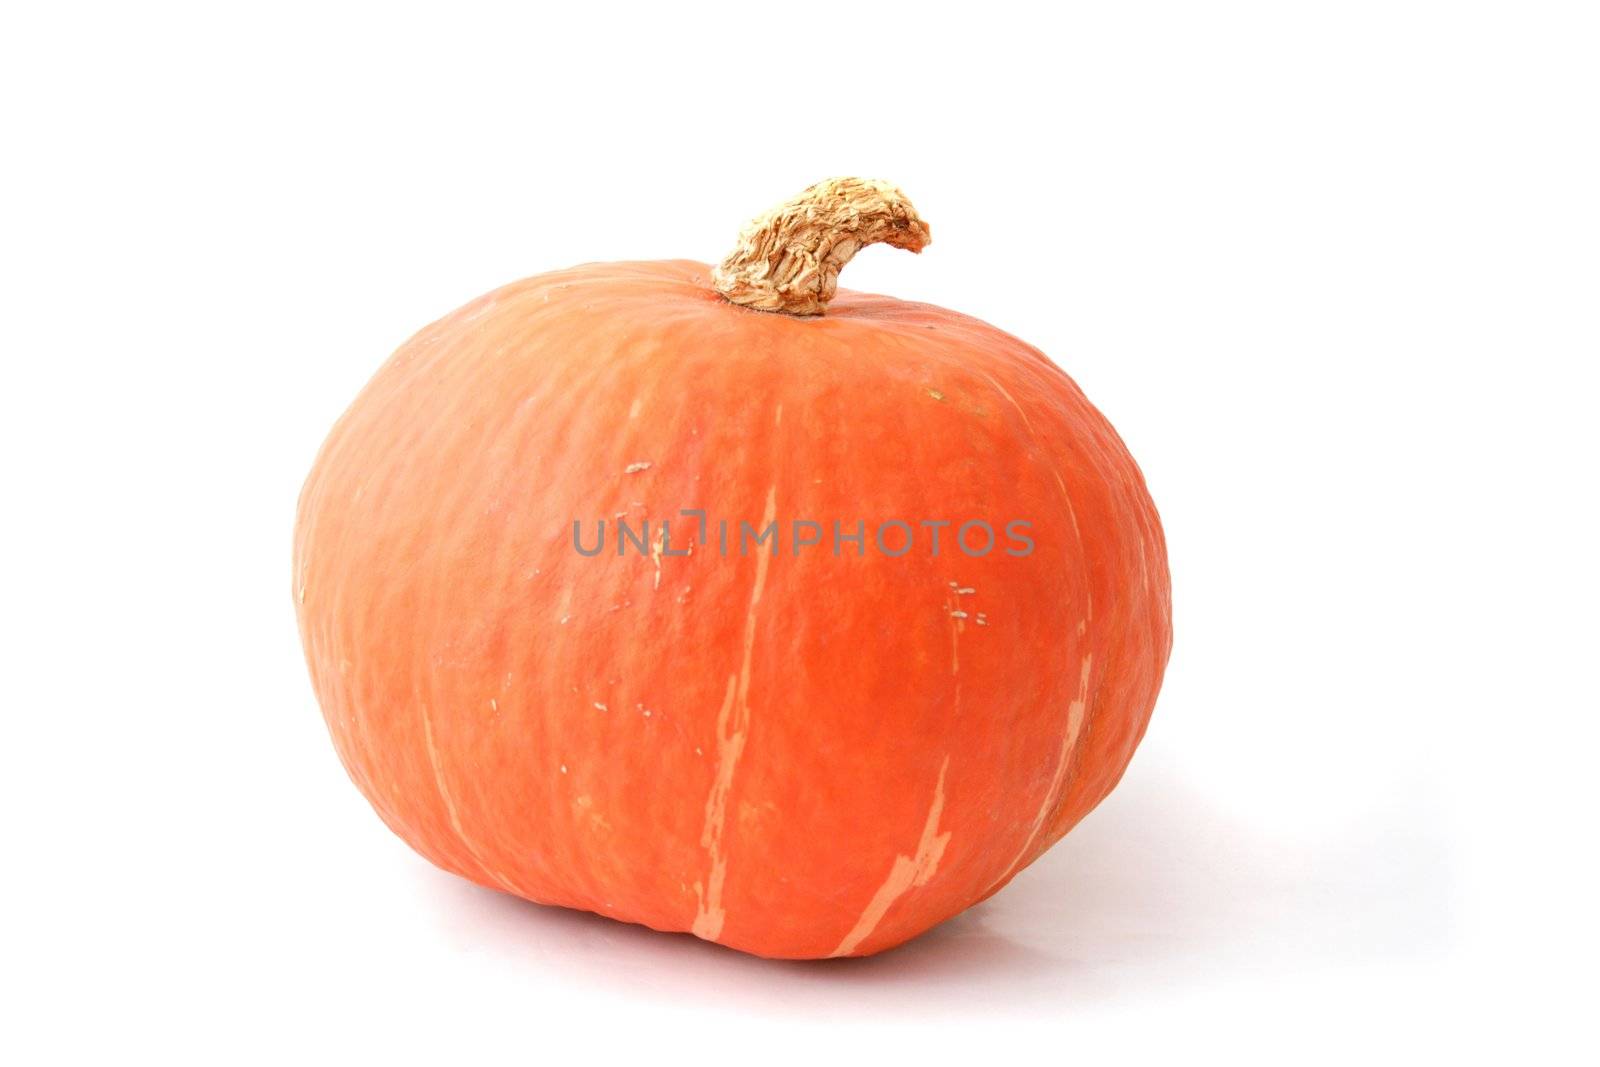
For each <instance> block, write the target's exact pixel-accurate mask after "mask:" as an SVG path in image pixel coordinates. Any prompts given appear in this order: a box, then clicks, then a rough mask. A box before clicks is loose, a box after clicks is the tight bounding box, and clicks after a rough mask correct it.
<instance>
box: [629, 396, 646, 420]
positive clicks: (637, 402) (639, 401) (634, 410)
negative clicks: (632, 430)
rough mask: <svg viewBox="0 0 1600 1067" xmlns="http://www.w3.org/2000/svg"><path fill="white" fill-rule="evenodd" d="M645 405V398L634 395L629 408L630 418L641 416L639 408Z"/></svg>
mask: <svg viewBox="0 0 1600 1067" xmlns="http://www.w3.org/2000/svg"><path fill="white" fill-rule="evenodd" d="M643 407H644V398H642V397H637V396H636V397H634V398H633V404H632V406H631V407H629V408H628V418H630V419H637V418H638V417H639V410H640V409H641V408H643Z"/></svg>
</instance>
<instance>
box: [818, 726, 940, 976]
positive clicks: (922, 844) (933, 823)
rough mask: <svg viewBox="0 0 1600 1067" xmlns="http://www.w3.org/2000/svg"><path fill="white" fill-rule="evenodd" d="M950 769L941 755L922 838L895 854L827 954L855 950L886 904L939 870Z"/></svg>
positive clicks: (871, 928)
mask: <svg viewBox="0 0 1600 1067" xmlns="http://www.w3.org/2000/svg"><path fill="white" fill-rule="evenodd" d="M949 769H950V757H949V756H946V757H945V758H944V764H943V765H942V766H941V767H940V768H939V782H938V784H937V785H935V786H934V788H933V804H932V805H931V806H930V807H929V808H928V819H927V821H926V822H924V823H923V824H922V837H921V839H920V840H919V841H918V842H917V851H916V853H915V854H914V855H911V856H896V857H895V858H894V863H893V865H891V866H890V868H889V877H888V878H886V879H884V882H883V884H882V885H880V886H879V887H878V891H877V892H876V893H874V894H873V895H872V900H871V901H870V902H869V903H868V904H867V910H866V911H864V912H862V913H861V918H859V919H857V920H856V924H855V925H854V926H852V927H851V928H850V932H849V933H848V934H845V935H844V940H843V941H841V942H839V947H838V948H836V949H834V950H833V951H832V952H831V953H829V955H832V956H848V955H849V954H850V953H852V952H854V951H855V950H856V948H857V946H859V945H860V944H861V942H863V941H865V940H866V939H867V938H868V937H869V936H871V934H872V931H874V930H876V929H877V928H878V924H879V923H880V922H882V921H883V917H884V916H885V915H887V914H888V913H889V907H890V906H891V905H892V904H894V902H895V901H896V900H899V899H900V898H901V897H902V896H904V895H905V894H906V892H907V891H909V890H911V889H913V888H915V887H917V886H921V885H927V884H928V880H929V879H930V878H932V877H933V875H934V872H935V871H937V870H938V869H939V858H940V857H941V856H943V855H944V849H945V846H946V845H948V844H949V843H950V831H949V830H946V831H945V832H944V833H942V834H941V833H940V832H939V816H940V814H941V813H943V811H944V775H945V772H946V771H948V770H949Z"/></svg>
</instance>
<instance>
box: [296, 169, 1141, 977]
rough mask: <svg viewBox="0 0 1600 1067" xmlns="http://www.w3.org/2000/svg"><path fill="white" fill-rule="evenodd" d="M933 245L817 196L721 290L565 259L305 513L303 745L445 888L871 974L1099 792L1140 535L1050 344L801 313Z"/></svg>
mask: <svg viewBox="0 0 1600 1067" xmlns="http://www.w3.org/2000/svg"><path fill="white" fill-rule="evenodd" d="M928 241H929V229H928V226H927V225H926V224H925V223H924V222H923V221H922V220H921V218H920V217H919V216H918V215H917V213H916V211H915V210H914V209H913V207H912V205H911V203H910V202H909V201H908V200H907V199H906V198H905V196H904V195H903V194H902V193H901V192H900V191H899V190H897V189H896V188H894V187H893V186H890V185H887V184H885V183H882V182H873V181H865V180H860V179H839V180H833V181H827V182H823V183H821V184H819V185H816V186H813V187H812V188H810V189H808V190H806V191H805V192H804V193H803V194H801V195H800V196H799V197H797V198H795V199H794V200H792V201H790V202H788V203H786V204H784V205H783V206H781V207H779V208H777V209H775V210H773V211H771V212H769V213H767V214H765V215H763V216H761V217H760V218H757V219H756V220H755V221H754V222H752V223H751V224H750V225H749V226H748V227H747V228H746V229H745V231H744V232H743V235H742V236H741V238H740V240H739V242H738V245H737V247H736V248H735V249H734V251H733V252H732V253H731V254H730V255H729V256H728V258H727V259H726V260H724V261H723V262H722V263H721V264H720V265H719V266H718V267H716V268H715V269H712V268H710V267H708V266H707V265H706V264H703V263H698V262H691V261H687V260H683V261H670V262H627V263H600V264H589V265H585V266H579V267H574V268H572V269H570V270H563V271H557V272H554V273H549V274H541V275H538V276H536V277H533V278H528V279H526V280H524V281H519V282H515V283H513V284H511V285H508V286H506V287H505V288H502V289H499V290H496V291H495V292H492V293H489V294H488V295H486V296H483V297H481V298H480V299H477V300H475V301H473V302H472V303H470V304H468V305H466V306H465V307H463V308H461V309H459V310H457V311H455V312H452V313H451V314H449V315H447V316H445V317H444V318H443V319H440V320H439V321H438V322H435V323H434V324H433V325H431V326H428V327H427V328H426V329H424V330H422V332H421V333H419V334H417V335H416V336H415V337H413V338H411V339H410V340H409V341H407V342H406V343H405V344H404V345H402V346H401V347H400V349H399V350H398V351H397V352H396V353H395V354H394V355H393V356H392V357H391V358H390V359H389V361H388V362H387V364H385V365H384V366H383V367H382V369H380V370H379V371H378V372H377V375H376V376H375V377H374V378H373V379H372V380H371V382H370V383H369V384H368V385H367V386H366V388H365V389H364V391H363V392H362V393H361V394H360V395H359V397H357V399H356V400H355V402H354V404H353V405H352V406H351V407H350V408H349V410H348V411H347V412H345V414H344V415H343V417H342V418H340V420H339V421H338V423H337V425H336V426H335V427H334V429H333V431H332V433H331V434H330V436H329V437H328V439H327V441H326V443H325V444H324V446H323V448H322V450H321V452H320V454H319V456H318V458H317V460H316V462H315V466H314V468H313V469H312V471H311V474H310V477H309V479H308V480H307V482H306V484H305V488H304V491H303V493H302V495H301V498H300V504H299V512H298V519H297V524H296V529H295V539H294V578H293V585H294V588H293V595H294V600H295V604H296V608H297V612H298V617H299V624H300V630H301V635H302V639H303V643H304V647H305V653H306V658H307V661H308V663H309V667H310V674H311V680H312V683H313V687H314V689H315V692H316V696H317V698H318V700H319V702H320V704H321V707H322V710H323V713H324V715H325V717H326V720H327V725H328V729H329V731H330V733H331V734H332V738H333V743H334V746H335V748H336V749H337V751H338V754H339V757H340V759H341V760H342V762H343V764H344V766H345V768H346V769H347V771H348V773H349V775H350V777H351V778H352V779H353V780H354V782H355V784H356V786H357V787H358V788H359V789H360V790H361V792H362V793H363V794H365V796H366V798H367V800H368V801H370V803H371V805H372V807H373V808H374V809H375V810H376V811H377V813H378V815H379V816H380V817H381V818H382V819H383V821H384V822H385V823H387V824H388V825H389V827H390V828H391V829H392V830H393V831H394V832H395V833H396V834H398V835H399V836H400V837H401V838H403V839H404V840H405V841H406V842H407V843H408V844H409V845H411V846H412V847H413V848H414V849H415V850H416V851H417V852H419V853H421V854H422V855H423V856H424V857H426V858H427V859H429V860H431V861H432V862H433V863H435V864H437V865H438V866H439V867H442V868H444V869H445V870H447V871H452V872H454V873H455V874H458V875H460V876H461V877H463V878H467V879H470V880H472V881H473V882H476V883H478V884H479V885H482V886H486V887H488V888H490V889H495V890H501V891H504V892H507V893H513V894H516V895H517V896H519V897H524V898H526V899H528V900H531V901H537V902H540V903H543V904H550V905H560V906H563V907H568V908H579V909H585V910H588V911H592V912H598V913H599V914H601V915H606V916H610V917H612V918H615V919H619V920H624V921H627V922H632V923H642V924H644V925H646V926H649V927H653V928H655V929H657V930H662V931H680V932H687V933H691V934H694V935H695V936H698V937H700V938H703V939H706V940H709V941H714V942H717V943H719V944H722V945H726V946H729V947H731V948H734V949H739V950H742V951H745V952H749V953H754V954H757V955H760V956H766V957H780V958H819V957H829V956H866V955H871V954H873V953H876V952H880V951H882V950H884V949H887V948H890V947H892V946H895V945H898V944H901V943H902V942H904V941H906V940H908V939H910V938H912V937H915V936H916V935H917V934H919V933H921V932H923V931H925V930H927V929H929V928H930V927H932V926H934V925H936V924H937V923H939V922H941V921H943V920H944V919H947V918H949V917H951V916H953V915H955V914H957V913H959V912H961V911H962V910H963V909H965V908H967V907H969V906H971V905H972V904H974V903H975V902H978V901H981V900H983V899H984V898H986V897H988V896H989V895H990V894H992V893H994V892H996V891H997V890H999V889H1000V888H1001V887H1003V886H1004V885H1005V884H1006V883H1007V882H1009V881H1010V880H1011V879H1012V878H1014V877H1016V875H1017V873H1018V872H1019V871H1021V870H1022V869H1024V868H1025V867H1027V866H1028V864H1030V863H1031V862H1033V861H1034V860H1035V859H1037V858H1038V857H1039V855H1040V854H1041V853H1043V852H1044V851H1045V850H1046V849H1047V848H1049V847H1050V846H1051V845H1052V844H1053V843H1054V842H1055V841H1057V840H1058V839H1059V838H1060V837H1061V836H1062V835H1063V834H1065V833H1066V832H1067V831H1068V830H1069V829H1070V828H1071V827H1072V826H1073V825H1074V824H1075V823H1077V822H1078V820H1079V819H1081V818H1083V816H1084V815H1085V814H1086V813H1087V812H1088V811H1089V810H1090V809H1091V808H1093V807H1094V806H1095V805H1096V804H1097V803H1098V802H1099V801H1100V800H1101V799H1102V798H1103V797H1104V796H1106V794H1107V793H1108V792H1109V791H1110V790H1111V788H1112V787H1113V786H1114V785H1115V784H1116V783H1117V781H1118V779H1119V778H1120V776H1121V775H1122V773H1123V770H1124V768H1125V767H1126V766H1127V764H1128V760H1129V758H1130V757H1131V755H1132V753H1133V750H1134V747H1135V746H1136V745H1137V744H1138V742H1139V740H1140V737H1141V736H1142V734H1143V732H1144V730H1145V725H1146V723H1147V721H1148V719H1149V716H1150V712H1151V709H1152V706H1153V704H1154V701H1155V697H1156V691H1157V689H1158V687H1159V685H1160V682H1161V676H1162V671H1163V669H1164V666H1165V664H1166V661H1167V655H1168V651H1169V648H1170V643H1171V631H1170V621H1169V619H1170V615H1169V592H1168V575H1167V565H1166V557H1165V546H1164V541H1163V536H1162V531H1161V526H1160V524H1159V522H1158V521H1157V517H1156V512H1155V509H1154V507H1153V506H1152V503H1151V501H1150V498H1149V495H1148V494H1147V492H1146V489H1145V485H1144V481H1143V479H1142V477H1141V475H1140V472H1139V470H1138V468H1137V467H1136V466H1135V464H1134V461H1133V459H1132V458H1131V457H1130V456H1129V454H1128V451H1127V449H1126V448H1125V447H1124V446H1123V443H1122V441H1121V440H1120V439H1119V438H1118V437H1117V434H1116V433H1115V432H1114V431H1113V430H1112V428H1111V426H1110V424H1109V423H1108V422H1107V421H1106V419H1105V418H1104V417H1103V416H1102V415H1101V414H1100V413H1099V412H1098V411H1097V410H1096V409H1095V408H1094V407H1093V406H1092V405H1091V404H1090V403H1089V401H1088V400H1087V399H1085V398H1084V395H1083V393H1082V392H1081V391H1080V390H1079V389H1078V387H1077V386H1076V385H1075V384H1074V383H1073V382H1072V380H1071V379H1069V378H1068V377H1067V376H1066V375H1065V374H1064V373H1062V371H1061V370H1059V369H1058V368H1057V367H1056V366H1055V365H1054V364H1052V363H1051V362H1050V361H1049V360H1048V359H1047V358H1046V357H1045V356H1044V355H1043V354H1041V353H1040V352H1039V351H1037V350H1035V349H1034V348H1031V347H1029V346H1028V345H1027V344H1024V343H1023V342H1021V341H1019V340H1017V339H1016V338H1014V337H1012V336H1010V335H1008V334H1006V333H1004V332H1002V331H1001V330H999V329H996V328H995V327H993V326H989V325H987V324H985V323H983V322H980V321H977V320H976V319H972V318H969V317H967V316H965V315H961V314H958V313H956V312H953V311H947V310H945V309H943V308H939V307H934V306H930V305H927V304H917V303H908V302H904V301H901V300H896V299H891V298H889V297H884V296H871V295H866V294H862V293H853V292H849V291H843V290H836V282H837V278H838V274H839V271H840V268H842V267H843V266H844V265H845V264H846V263H847V262H848V261H849V260H850V258H851V256H852V255H854V253H855V252H857V251H858V250H859V249H860V248H862V247H864V246H866V245H869V244H873V243H877V242H882V243H887V244H889V245H892V246H894V247H897V248H902V249H907V250H909V251H912V252H917V251H920V250H921V249H922V248H923V247H924V246H926V245H927V244H928Z"/></svg>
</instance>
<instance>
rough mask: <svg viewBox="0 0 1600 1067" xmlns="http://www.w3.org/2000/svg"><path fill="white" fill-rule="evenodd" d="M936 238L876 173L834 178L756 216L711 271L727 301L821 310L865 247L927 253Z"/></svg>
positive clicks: (795, 311)
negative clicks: (882, 246)
mask: <svg viewBox="0 0 1600 1067" xmlns="http://www.w3.org/2000/svg"><path fill="white" fill-rule="evenodd" d="M931 240H932V238H931V237H930V236H929V233H928V224H927V223H925V222H923V221H922V219H921V218H920V217H919V216H918V215H917V209H916V208H914V207H912V206H911V201H910V200H908V199H906V195H905V194H904V193H902V192H901V191H900V190H899V189H897V188H895V187H894V186H893V185H890V184H889V183H888V182H881V181H874V180H872V179H870V178H829V179H827V180H826V181H821V182H818V183H817V184H816V185H813V186H811V188H809V189H807V190H806V191H805V192H803V193H801V194H800V195H799V196H797V197H795V198H794V199H792V200H789V201H787V202H785V203H783V204H780V205H778V206H777V207H775V208H773V209H772V210H771V211H768V212H767V213H766V214H764V215H761V216H759V217H758V218H756V219H753V220H752V221H751V222H750V223H749V224H748V225H747V226H745V228H744V230H743V231H742V232H741V233H740V234H739V244H738V246H737V247H736V248H734V250H733V251H732V252H730V253H728V256H727V258H725V259H724V260H723V261H722V263H721V264H720V265H718V266H717V268H716V269H715V270H713V271H712V272H711V282H712V284H713V285H714V286H715V287H716V290H717V292H719V293H721V294H722V295H723V296H724V297H726V298H727V299H728V300H730V301H732V302H733V303H735V304H739V305H742V306H744V307H747V308H753V309H755V310H757V311H775V312H781V313H783V314H786V315H821V314H822V313H823V310H824V309H825V308H826V307H827V306H828V301H830V300H832V299H833V294H834V290H835V289H836V288H837V286H838V283H839V271H840V270H841V269H842V268H843V267H844V265H845V264H846V263H848V262H850V260H851V257H853V256H854V255H855V254H856V253H857V252H859V251H861V249H863V248H865V247H866V246H867V245H871V244H878V243H880V242H881V243H883V244H888V245H892V246H894V247H895V248H904V249H907V250H908V251H911V252H921V251H922V250H923V249H924V248H926V247H927V246H928V244H929V242H930V241H931Z"/></svg>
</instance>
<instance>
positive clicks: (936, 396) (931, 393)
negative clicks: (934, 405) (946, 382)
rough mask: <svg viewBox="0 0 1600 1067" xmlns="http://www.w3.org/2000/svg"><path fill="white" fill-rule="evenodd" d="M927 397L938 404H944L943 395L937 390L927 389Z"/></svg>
mask: <svg viewBox="0 0 1600 1067" xmlns="http://www.w3.org/2000/svg"><path fill="white" fill-rule="evenodd" d="M928 395H929V396H931V397H933V398H934V399H935V400H937V401H939V402H940V403H943V402H944V394H943V393H941V392H939V390H937V389H929V390H928Z"/></svg>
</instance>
